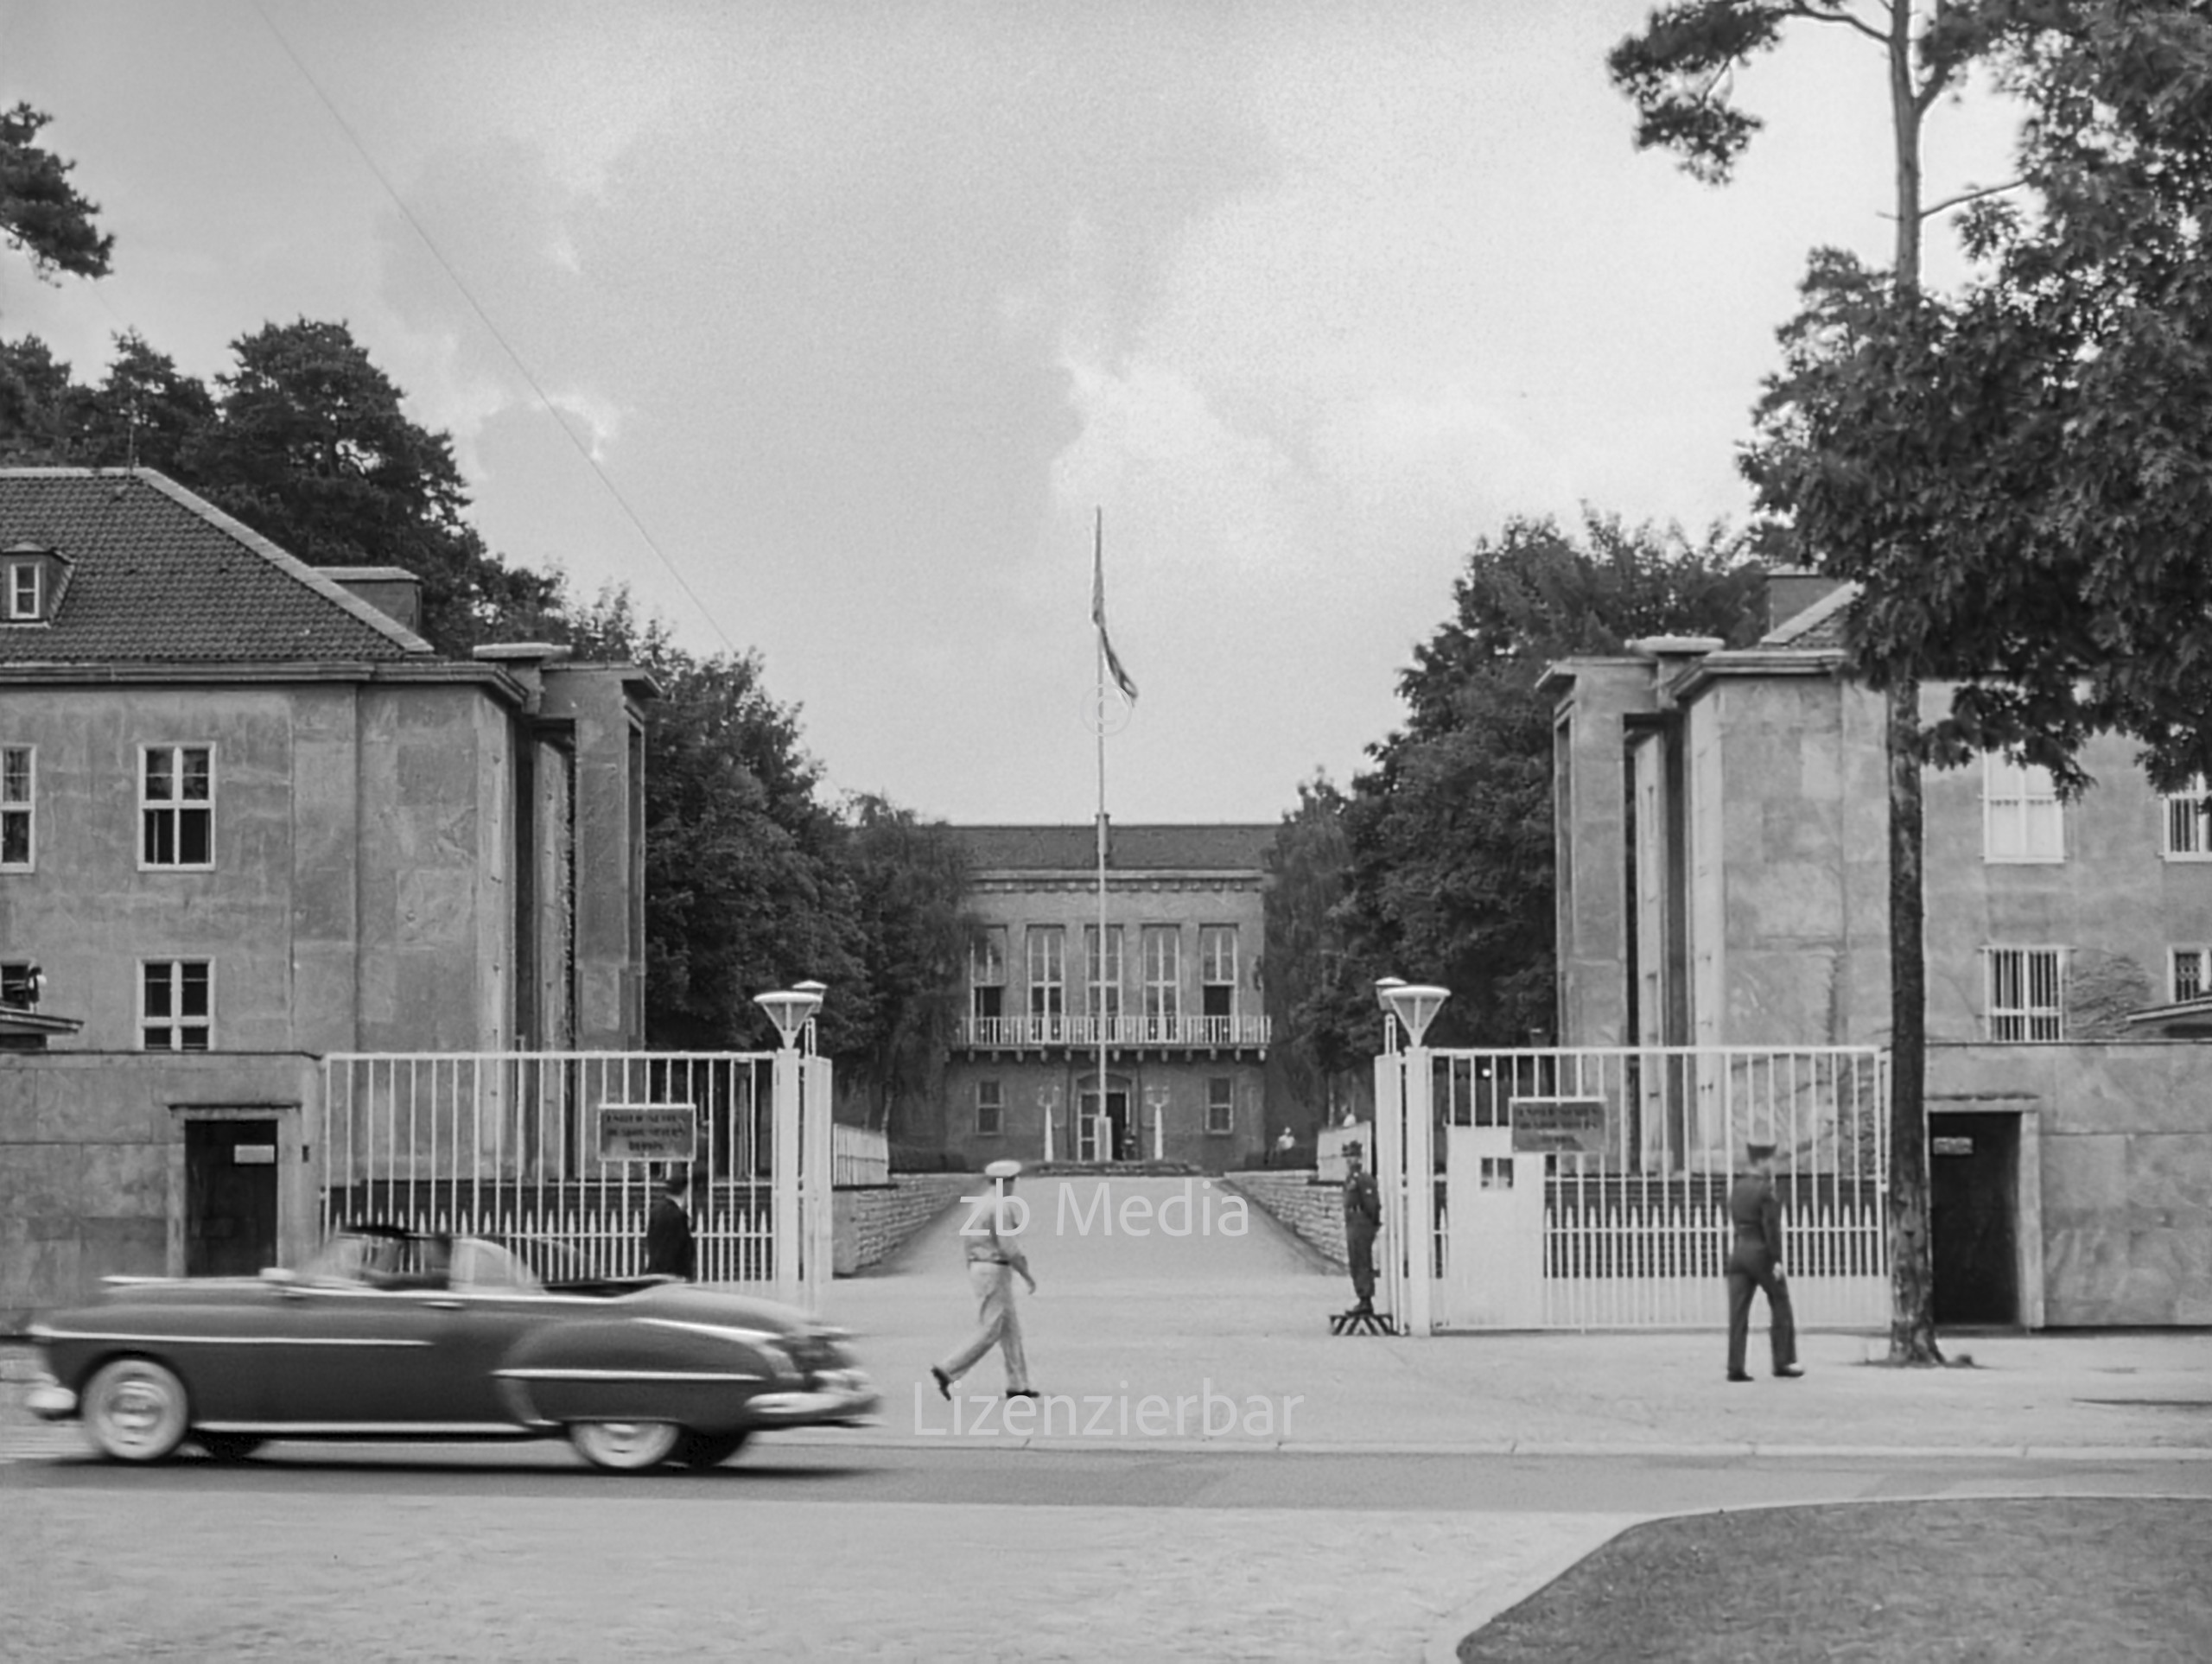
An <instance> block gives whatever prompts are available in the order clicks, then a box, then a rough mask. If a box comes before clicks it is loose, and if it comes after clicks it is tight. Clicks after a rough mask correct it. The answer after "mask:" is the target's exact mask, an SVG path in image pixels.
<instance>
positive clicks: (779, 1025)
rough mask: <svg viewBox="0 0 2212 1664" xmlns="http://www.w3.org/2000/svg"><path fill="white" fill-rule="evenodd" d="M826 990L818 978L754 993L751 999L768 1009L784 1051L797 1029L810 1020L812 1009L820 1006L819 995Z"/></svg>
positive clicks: (769, 1017)
mask: <svg viewBox="0 0 2212 1664" xmlns="http://www.w3.org/2000/svg"><path fill="white" fill-rule="evenodd" d="M827 992H829V990H828V989H827V988H824V987H823V984H821V983H819V982H801V983H799V984H798V986H797V987H795V988H781V989H779V990H778V991H777V992H775V993H773V994H754V995H753V1004H754V1005H756V1006H758V1007H760V1009H761V1010H763V1011H765V1012H766V1013H768V1020H769V1021H770V1022H772V1023H773V1024H774V1025H775V1026H776V1034H777V1037H778V1038H779V1039H780V1040H781V1041H782V1042H783V1046H784V1050H785V1051H790V1050H791V1047H793V1046H795V1045H798V1037H799V1035H800V1033H801V1032H803V1031H804V1029H805V1028H806V1026H807V1025H808V1024H810V1023H811V1022H812V1021H813V1020H814V1013H816V1012H817V1011H819V1010H821V1009H822V996H823V994H826V993H827Z"/></svg>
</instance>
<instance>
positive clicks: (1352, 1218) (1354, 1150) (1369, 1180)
mask: <svg viewBox="0 0 2212 1664" xmlns="http://www.w3.org/2000/svg"><path fill="white" fill-rule="evenodd" d="M1382 1228H1383V1195H1382V1192H1381V1191H1377V1190H1376V1188H1375V1175H1374V1174H1372V1173H1370V1172H1368V1171H1367V1169H1366V1162H1365V1159H1364V1153H1363V1151H1362V1150H1361V1148H1360V1146H1358V1145H1357V1144H1347V1145H1345V1146H1344V1255H1345V1257H1346V1258H1347V1259H1349V1260H1350V1261H1351V1286H1352V1292H1354V1293H1356V1294H1357V1295H1358V1296H1359V1304H1358V1305H1356V1306H1354V1307H1353V1308H1352V1312H1353V1313H1354V1314H1355V1315H1357V1316H1361V1317H1371V1316H1373V1315H1374V1312H1375V1233H1376V1231H1378V1230H1380V1229H1382Z"/></svg>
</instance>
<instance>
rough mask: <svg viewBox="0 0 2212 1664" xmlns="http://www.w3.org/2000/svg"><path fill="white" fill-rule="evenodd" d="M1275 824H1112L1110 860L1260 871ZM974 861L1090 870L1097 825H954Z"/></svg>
mask: <svg viewBox="0 0 2212 1664" xmlns="http://www.w3.org/2000/svg"><path fill="white" fill-rule="evenodd" d="M1276 830H1277V829H1276V828H1275V827H1274V826H1249V825H1238V824H1230V823H1222V822H1212V823H1208V824H1205V825H1192V826H1159V825H1154V826H1121V825H1113V826H1109V829H1108V831H1107V836H1106V865H1107V867H1109V869H1110V870H1111V871H1114V872H1116V873H1129V872H1205V873H1224V872H1230V873H1256V872H1259V871H1261V870H1262V868H1263V867H1265V866H1266V864H1267V851H1268V845H1269V844H1271V843H1273V842H1274V837H1275V832H1276ZM951 831H952V835H953V836H954V837H956V838H957V839H958V840H959V842H960V845H961V848H963V849H965V850H966V851H967V852H968V861H969V866H970V867H973V868H974V869H975V870H976V871H977V872H983V873H1000V872H1014V873H1090V872H1096V870H1097V867H1098V830H1097V827H1096V824H1094V823H1092V822H1082V823H1079V824H1077V825H1072V826H955V827H953V828H952V829H951Z"/></svg>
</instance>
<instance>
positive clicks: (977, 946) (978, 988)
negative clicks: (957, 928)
mask: <svg viewBox="0 0 2212 1664" xmlns="http://www.w3.org/2000/svg"><path fill="white" fill-rule="evenodd" d="M1005 1002H1006V926H1005V925H1003V924H987V925H985V926H984V927H983V928H982V930H978V931H976V934H975V936H974V937H972V938H970V940H969V943H968V1005H969V1015H971V1016H973V1017H974V1018H975V1019H976V1021H977V1022H991V1021H994V1020H995V1019H997V1018H999V1017H1000V1016H1001V1015H1002V1014H1003V1007H1004V1006H1005Z"/></svg>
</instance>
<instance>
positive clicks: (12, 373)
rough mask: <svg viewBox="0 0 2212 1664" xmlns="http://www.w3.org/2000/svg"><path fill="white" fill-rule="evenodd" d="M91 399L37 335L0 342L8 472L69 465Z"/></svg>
mask: <svg viewBox="0 0 2212 1664" xmlns="http://www.w3.org/2000/svg"><path fill="white" fill-rule="evenodd" d="M91 404H92V393H91V391H89V390H88V389H86V388H84V387H81V386H79V385H78V384H77V383H76V381H75V380H74V379H73V378H72V376H71V373H70V369H69V366H68V365H66V364H64V363H62V362H61V360H60V359H57V358H55V357H54V353H53V351H52V349H51V348H49V347H48V346H47V344H46V343H45V342H44V341H42V340H40V339H39V338H38V337H37V336H35V335H26V336H24V337H23V338H22V340H14V341H0V460H5V461H6V463H7V465H8V466H9V467H59V466H62V465H66V464H67V463H69V462H71V461H73V460H75V457H76V452H77V450H78V448H79V437H80V435H81V433H82V431H83V429H84V427H85V423H86V416H87V413H88V411H89V410H90V408H91Z"/></svg>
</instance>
